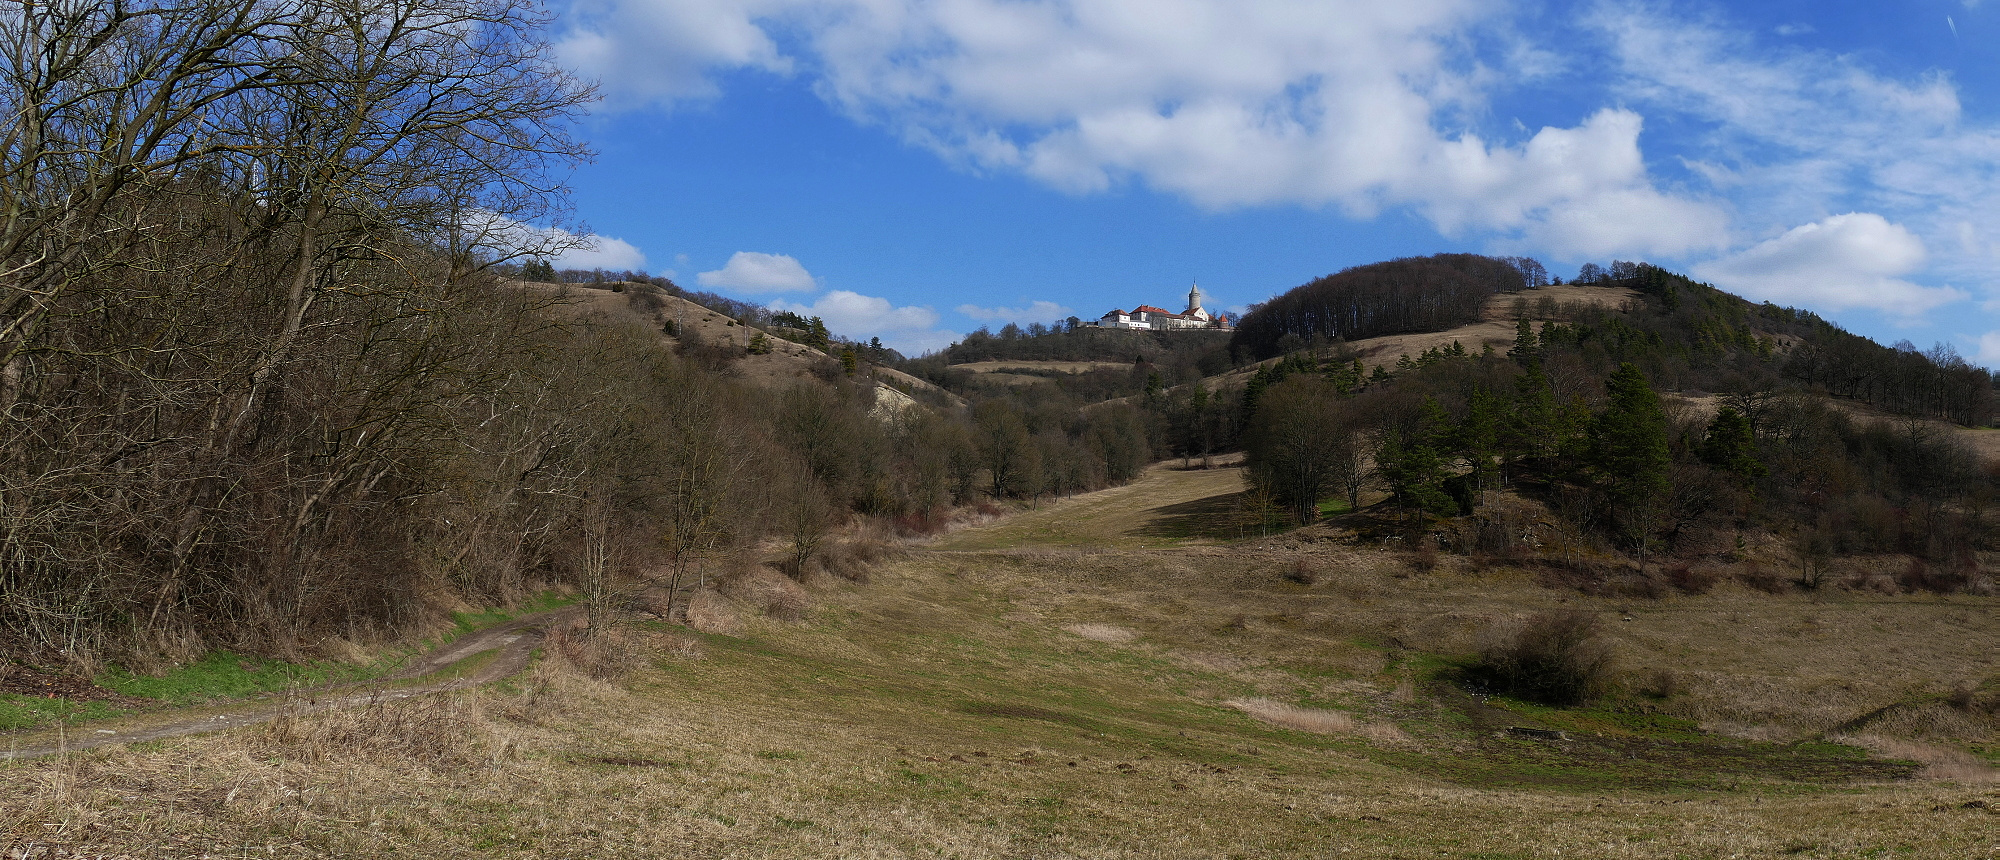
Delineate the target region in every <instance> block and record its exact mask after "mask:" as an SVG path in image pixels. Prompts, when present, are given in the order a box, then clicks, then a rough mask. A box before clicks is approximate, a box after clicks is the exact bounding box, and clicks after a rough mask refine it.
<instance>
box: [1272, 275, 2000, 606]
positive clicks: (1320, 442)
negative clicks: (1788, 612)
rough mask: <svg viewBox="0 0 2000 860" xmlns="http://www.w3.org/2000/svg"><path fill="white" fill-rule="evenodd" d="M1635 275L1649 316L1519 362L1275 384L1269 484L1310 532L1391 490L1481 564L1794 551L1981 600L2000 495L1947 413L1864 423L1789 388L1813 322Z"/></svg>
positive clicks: (1419, 521)
mask: <svg viewBox="0 0 2000 860" xmlns="http://www.w3.org/2000/svg"><path fill="white" fill-rule="evenodd" d="M1628 272H1629V273H1630V275H1631V277H1628V278H1627V279H1626V280H1625V281H1623V282H1621V283H1623V284H1625V285H1629V286H1632V287H1634V288H1635V289H1639V290H1640V291H1641V293H1642V294H1643V295H1645V296H1646V301H1644V302H1643V303H1641V304H1640V305H1637V306H1630V307H1627V308H1625V309H1624V310H1623V311H1619V310H1612V309H1597V310H1593V311H1590V312H1588V313H1580V314H1579V316H1578V318H1576V319H1573V320H1570V321H1558V320H1533V319H1529V318H1527V317H1525V316H1524V317H1523V318H1521V319H1520V320H1518V321H1517V327H1516V332H1517V333H1516V337H1515V340H1514V343H1513V344H1512V345H1511V347H1510V348H1509V349H1507V350H1506V351H1504V352H1501V351H1497V350H1490V349H1482V350H1479V351H1476V352H1475V351H1472V350H1468V349H1465V348H1463V346H1461V345H1456V344H1454V345H1452V346H1451V347H1445V348H1438V349H1433V350H1430V351H1427V352H1426V353H1425V354H1424V355H1422V356H1419V357H1416V358H1414V359H1412V358H1410V357H1408V356H1405V357H1404V359H1405V360H1404V361H1401V362H1399V363H1398V366H1397V369H1396V370H1394V371H1393V372H1392V371H1389V370H1388V369H1387V368H1386V367H1385V368H1378V369H1377V370H1375V371H1373V372H1370V373H1365V374H1364V373H1362V372H1361V369H1360V367H1359V366H1358V365H1357V363H1356V362H1355V361H1354V360H1353V358H1352V356H1351V354H1349V353H1344V352H1343V351H1342V348H1341V347H1339V346H1338V345H1335V346H1333V347H1330V348H1327V349H1324V350H1322V351H1320V352H1319V353H1317V354H1315V353H1314V352H1313V351H1310V350H1304V351H1300V352H1296V353H1293V354H1291V355H1290V356H1288V357H1287V359H1286V360H1285V361H1282V362H1279V363H1276V364H1274V365H1271V366H1269V367H1267V368H1265V369H1264V370H1262V371H1260V373H1259V374H1258V377H1257V379H1256V380H1255V381H1253V383H1252V388H1251V390H1249V391H1246V393H1245V397H1244V404H1243V408H1244V413H1243V414H1244V421H1243V423H1242V424H1241V425H1240V426H1241V428H1242V429H1241V439H1242V444H1243V446H1244V448H1245V450H1246V451H1247V452H1248V456H1249V465H1250V474H1251V478H1252V481H1253V483H1254V484H1255V485H1256V486H1257V487H1259V488H1260V489H1261V490H1262V491H1264V492H1266V493H1268V494H1270V495H1271V496H1272V497H1273V498H1275V499H1276V500H1278V501H1279V502H1280V503H1281V504H1283V505H1284V506H1285V507H1287V509H1289V510H1291V511H1292V512H1293V515H1294V517H1295V518H1296V519H1297V520H1298V521H1301V522H1311V521H1313V520H1314V519H1316V518H1317V517H1318V516H1319V512H1320V510H1321V506H1322V502H1323V501H1324V500H1326V499H1328V498H1334V499H1338V500H1340V501H1341V502H1343V503H1344V505H1345V506H1347V507H1349V508H1353V507H1355V506H1358V505H1359V504H1360V502H1361V498H1362V490H1363V489H1374V490H1378V491H1380V492H1381V493H1382V494H1384V495H1386V497H1387V498H1386V500H1385V502H1384V507H1382V508H1379V509H1377V510H1378V512H1396V513H1395V515H1394V517H1392V518H1391V519H1390V522H1400V523H1402V524H1403V527H1407V528H1409V529H1412V530H1413V531H1415V532H1416V533H1423V532H1425V531H1426V530H1427V529H1430V528H1432V527H1433V526H1432V524H1434V523H1438V522H1444V521H1451V522H1457V523H1459V524H1460V525H1461V528H1459V529H1458V531H1457V532H1456V533H1458V534H1460V535H1461V538H1460V540H1461V543H1463V544H1465V545H1463V546H1461V547H1459V548H1460V549H1463V550H1465V551H1486V552H1517V551H1526V550H1527V547H1528V544H1529V543H1530V542H1536V543H1542V544H1546V545H1548V546H1554V545H1557V544H1563V545H1566V546H1570V547H1572V548H1575V547H1586V548H1587V547H1588V546H1590V545H1593V544H1597V545H1601V546H1602V547H1603V548H1605V549H1616V550H1620V551H1623V552H1626V553H1630V554H1633V555H1636V556H1639V557H1641V558H1644V557H1645V556H1646V555H1647V554H1649V553H1654V552H1668V553H1679V554H1693V555H1702V554H1708V553H1721V552H1726V550H1727V548H1728V547H1727V541H1728V540H1729V539H1730V537H1729V536H1731V535H1737V534H1741V533H1743V532H1744V531H1745V530H1753V529H1764V530H1769V531H1773V532H1777V533H1780V534H1783V535H1786V536H1787V537H1788V538H1790V539H1791V541H1792V542H1793V544H1794V545H1795V546H1796V547H1798V548H1799V552H1800V553H1801V554H1802V555H1804V556H1806V557H1807V561H1806V562H1805V564H1806V570H1807V571H1808V572H1810V571H1811V570H1814V569H1818V568H1823V564H1824V562H1825V560H1826V558H1827V557H1829V556H1830V555H1831V554H1836V553H1907V554H1909V555H1911V556H1914V557H1916V558H1918V559H1922V560H1923V561H1925V562H1927V563H1928V565H1929V566H1928V567H1927V568H1926V569H1927V570H1931V571H1933V573H1928V574H1926V577H1928V578H1927V579H1925V580H1924V581H1925V582H1927V583H1929V584H1930V585H1931V586H1938V587H1953V586H1954V584H1957V585H1963V584H1965V583H1966V582H1970V581H1971V580H1970V579H1969V578H1968V577H1970V575H1971V573H1970V572H1973V571H1976V570H1977V562H1976V560H1975V559H1976V553H1978V552H1984V551H1991V550H1993V549H1994V548H1995V547H1996V536H1995V534H1994V531H1993V529H1992V527H1991V524H1990V523H1989V522H1988V520H1989V517H1988V516H1987V513H1986V512H1987V510H1988V509H1989V508H1990V506H1991V505H1992V504H1993V502H1994V501H1995V490H1994V487H1995V483H1994V480H1993V479H1994V478H1995V477H1996V475H1995V474H1994V471H1995V470H1994V467H1993V466H1991V465H1990V464H1982V463H1981V462H1980V461H1979V459H1978V458H1977V457H1976V456H1975V455H1974V454H1973V453H1972V452H1971V451H1970V450H1969V449H1967V448H1966V447H1965V445H1964V444H1963V443H1962V442H1961V441H1960V440H1958V439H1957V438H1956V437H1955V436H1953V435H1952V434H1951V433H1949V432H1947V431H1945V430H1942V429H1939V428H1937V427H1936V426H1935V425H1933V424H1932V423H1930V422H1929V421H1928V420H1926V419H1928V418H1933V417H1947V418H1948V417H1954V416H1953V415H1952V414H1951V413H1949V412H1948V411H1947V410H1943V409H1939V408H1938V407H1937V406H1936V404H1937V403H1938V401H1936V400H1931V401H1919V402H1918V405H1917V408H1914V409H1912V410H1910V413H1909V414H1908V415H1907V417H1903V418H1897V419H1892V420H1874V421H1868V420H1860V419H1856V418H1853V417H1851V416H1850V415H1848V414H1847V413H1846V412H1843V411H1842V410H1840V409H1839V408H1837V407H1835V406H1833V405H1831V404H1830V403H1829V401H1828V400H1827V398H1826V397H1825V396H1824V394H1823V393H1816V392H1815V391H1813V390H1812V389H1811V388H1808V387H1805V386H1800V385H1798V384H1797V383H1798V380H1797V379H1796V378H1788V375H1787V373H1788V369H1790V368H1794V367H1796V363H1797V362H1798V361H1799V360H1800V358H1799V353H1800V352H1801V351H1804V350H1810V349H1812V348H1813V345H1814V343H1815V342H1814V341H1811V340H1803V341H1801V342H1798V343H1796V344H1795V345H1794V346H1792V347H1791V351H1790V352H1789V353H1788V352H1787V350H1786V349H1785V348H1784V347H1783V346H1781V345H1779V343H1778V338H1779V336H1780V335H1784V336H1786V337H1804V336H1822V337H1823V336H1824V335H1825V331H1824V329H1821V328H1820V327H1819V325H1818V323H1817V322H1816V320H1814V319H1811V318H1808V317H1806V316H1805V315H1801V314H1798V313H1796V312H1792V311H1782V310H1780V309H1775V308H1769V307H1759V306H1755V305H1751V304H1749V303H1747V302H1743V301H1741V300H1740V299H1736V298H1735V297H1732V296H1728V295H1727V294H1723V293H1720V292H1719V291H1715V290H1713V289H1712V288H1709V287H1706V286H1705V285H1699V284H1695V283H1693V282H1691V281H1688V280H1687V279H1685V278H1681V277H1679V276H1676V275H1671V274H1668V273H1664V272H1661V271H1660V270H1658V269H1654V268H1652V267H1643V266H1638V267H1635V268H1634V269H1631V270H1628ZM1856 351H1857V352H1863V351H1862V350H1856ZM1865 352H1867V354H1870V355H1873V356H1877V357H1883V358H1886V359H1887V361H1889V362H1909V364H1908V365H1907V366H1908V367H1909V368H1910V369H1909V370H1908V371H1907V372H1909V373H1910V374H1911V375H1912V376H1913V377H1916V378H1922V379H1930V380H1938V379H1952V378H1954V377H1953V374H1964V375H1965V376H1967V377H1971V381H1970V382H1969V383H1964V384H1962V388H1961V389H1960V391H1961V394H1962V395H1963V396H1968V397H1970V396H1973V395H1974V394H1976V393H1977V392H1980V391H1987V392H1990V380H1988V379H1986V378H1984V377H1981V376H1978V375H1977V374H1972V373H1968V372H1966V370H1965V367H1964V366H1963V364H1962V363H1958V362H1951V361H1949V360H1945V361H1937V360H1932V359H1928V358H1926V357H1924V356H1921V355H1919V354H1916V353H1915V352H1914V351H1913V350H1889V349H1884V348H1881V347H1874V348H1873V349H1872V350H1867V351H1865ZM1918 360H1922V361H1923V364H1922V365H1918V364H1917V361H1918ZM1662 380H1671V381H1673V382H1676V383H1679V385H1678V386H1677V387H1682V388H1683V389H1686V388H1693V387H1695V386H1694V385H1692V384H1693V383H1701V384H1702V385H1703V387H1705V388H1706V390H1707V391H1710V392H1717V394H1710V395H1707V396H1705V397H1704V398H1703V402H1706V403H1708V404H1710V406H1709V407H1705V408H1686V407H1679V406H1670V404H1669V403H1668V402H1666V401H1664V400H1663V399H1662V397H1661V396H1660V394H1659V391H1658V387H1659V386H1660V384H1661V381H1662ZM1697 390H1699V389H1697ZM1963 414H1965V415H1967V416H1968V417H1973V418H1987V419H1989V420H1990V415H1991V413H1990V411H1982V412H1972V413H1963ZM1493 490H1506V491H1509V492H1512V493H1515V494H1518V495H1521V496H1524V497H1527V498H1531V499H1535V500H1537V501H1539V502H1541V503H1543V504H1544V506H1545V507H1546V509H1547V510H1549V511H1550V512H1552V513H1553V514H1554V515H1555V516H1556V517H1557V518H1558V520H1559V521H1560V523H1561V524H1562V527H1563V533H1562V534H1561V535H1542V536H1539V537H1535V536H1532V535H1531V534H1530V533H1531V532H1532V528H1531V527H1530V525H1531V524H1526V523H1521V522H1512V521H1505V517H1501V516H1498V515H1494V514H1491V513H1490V512H1488V511H1486V510H1485V509H1484V507H1483V505H1484V502H1485V500H1486V499H1487V498H1488V495H1487V493H1488V491H1493ZM1467 530H1469V533H1468V531H1467ZM1467 534H1469V536H1466V535H1467ZM1816 565H1817V566H1818V568H1816V567H1815V566H1816ZM1926 587H1929V586H1926Z"/></svg>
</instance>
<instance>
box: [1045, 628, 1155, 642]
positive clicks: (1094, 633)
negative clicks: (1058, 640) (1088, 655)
mask: <svg viewBox="0 0 2000 860" xmlns="http://www.w3.org/2000/svg"><path fill="white" fill-rule="evenodd" d="M1063 629H1064V630H1067V631H1069V632H1071V633H1075V634H1076V635H1078V636H1081V637H1083V638H1085V639H1089V640H1091V641H1092V642H1106V643H1110V644H1112V645H1123V644H1125V643H1127V642H1130V641H1132V640H1134V639H1137V638H1139V633H1138V631H1135V630H1131V629H1128V628H1125V627H1120V626H1118V625H1116V624H1065V625H1063Z"/></svg>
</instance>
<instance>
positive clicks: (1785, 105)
mask: <svg viewBox="0 0 2000 860" xmlns="http://www.w3.org/2000/svg"><path fill="white" fill-rule="evenodd" d="M1661 9H1662V7H1657V6H1650V7H1641V6H1623V5H1605V6H1600V7H1599V11H1598V13H1597V14H1596V15H1595V16H1594V17H1593V19H1592V24H1593V26H1595V27H1597V28H1598V29H1599V30H1600V31H1601V32H1603V33H1604V34H1606V35H1607V36H1608V37H1609V39H1610V43H1611V45H1612V48H1613V53H1612V59H1613V61H1614V63H1615V66H1616V68H1617V69H1618V71H1619V73H1620V78H1619V81H1618V82H1617V84H1616V85H1615V91H1616V92H1618V93H1619V94H1620V95H1621V96H1623V97H1624V98H1626V99H1628V100H1629V101H1631V102H1634V103H1639V104H1642V105H1645V106H1647V107H1648V109H1649V110H1653V111H1656V112H1660V113H1665V114H1670V115H1676V116H1679V117H1682V118H1683V120H1682V122H1681V126H1682V127H1684V128H1690V129H1693V128H1707V129H1709V130H1708V131H1707V132H1705V133H1700V134H1698V135H1696V137H1695V139H1693V140H1691V141H1690V142H1689V147H1688V151H1690V152H1694V151H1698V152H1700V153H1701V156H1700V158H1701V161H1700V162H1699V163H1690V164H1689V167H1690V169H1691V170H1693V171H1695V172H1697V173H1699V174H1701V175H1703V176H1704V177H1705V178H1707V179H1708V180H1709V181H1710V182H1711V183H1713V184H1714V185H1715V187H1717V188H1718V189H1719V190H1722V191H1725V192H1726V193H1728V194H1729V195H1730V197H1731V198H1732V205H1733V206H1734V208H1735V209H1736V211H1737V213H1738V215H1737V220H1738V221H1739V222H1741V223H1748V224H1752V225H1759V226H1763V227H1766V228H1768V227H1770V226H1773V225H1784V224H1801V223H1806V222H1814V221H1819V220H1821V219H1825V218H1826V217H1827V216H1828V215H1830V214H1832V213H1836V212H1842V211H1851V210H1860V211H1872V212H1878V213H1881V214H1882V215H1883V216H1885V217H1886V218H1888V219H1891V220H1893V221H1895V222H1896V223H1897V224H1898V225H1900V227H1901V228H1903V229H1907V230H1908V231H1909V232H1910V233H1911V234H1913V235H1914V236H1916V237H1920V238H1921V239H1922V240H1923V243H1924V244H1925V245H1926V246H1927V247H1928V249H1929V250H1930V251H1931V252H1932V256H1931V257H1930V259H1929V266H1930V271H1931V272H1933V273H1934V274H1935V275H1936V276H1937V277H1940V278H1948V279H1951V280H1954V281H1957V282H1960V283H1967V284H1975V285H1980V286H1984V287H1987V288H1989V290H1990V288H1991V287H1993V286H1995V285H1996V284H1995V282H1994V278H1993V275H1992V273H1993V272H1994V271H1995V270H1996V268H2000V128H1996V127H1995V126H1994V125H1993V124H1992V123H1991V122H1982V121H1978V120H1973V119H1970V118H1968V117H1966V116H1965V115H1964V112H1963V111H1962V109H1961V105H1960V102H1959V97H1958V90H1957V88H1956V86H1955V85H1954V82H1953V80H1952V78H1950V77H1949V76H1947V75H1945V74H1943V73H1938V72H1932V73H1927V74H1921V75H1915V76H1911V77H1908V78H1904V79H1898V78H1895V77H1890V76H1886V75H1883V74H1879V73H1877V72H1875V71H1873V70H1872V69H1870V68H1869V67H1867V66H1866V65H1864V60H1863V59H1862V58H1861V56H1860V55H1847V54H1833V53H1829V52H1824V51H1811V50H1804V49H1800V48H1795V47H1788V46H1779V47H1776V48H1773V47H1771V46H1769V45H1766V44H1763V43H1760V42H1759V41H1758V40H1757V39H1756V38H1754V37H1753V35H1752V34H1749V33H1747V32H1745V31H1742V30H1738V29H1732V28H1731V27H1729V26H1728V25H1726V24H1724V23H1720V22H1717V21H1715V20H1706V19H1703V20H1691V19H1684V18H1672V17H1668V16H1667V15H1666V14H1665V13H1664V12H1663V11H1661Z"/></svg>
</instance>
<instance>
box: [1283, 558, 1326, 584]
mask: <svg viewBox="0 0 2000 860" xmlns="http://www.w3.org/2000/svg"><path fill="white" fill-rule="evenodd" d="M1319 577H1320V573H1319V568H1318V567H1316V566H1314V565H1313V563H1312V560H1311V559H1304V558H1296V559H1292V564H1291V566H1290V567H1287V568H1285V581H1286V582H1296V583H1298V584H1300V585H1317V584H1318V583H1319Z"/></svg>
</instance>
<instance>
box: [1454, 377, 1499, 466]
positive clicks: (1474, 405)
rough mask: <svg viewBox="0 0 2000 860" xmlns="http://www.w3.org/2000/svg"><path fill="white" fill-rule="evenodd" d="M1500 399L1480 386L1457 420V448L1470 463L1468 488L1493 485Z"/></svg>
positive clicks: (1497, 448)
mask: <svg viewBox="0 0 2000 860" xmlns="http://www.w3.org/2000/svg"><path fill="white" fill-rule="evenodd" d="M1500 410H1501V403H1500V399H1499V398H1497V397H1494V396H1493V393H1492V392H1490V391H1487V390H1486V388H1485V387H1484V386H1480V387H1478V388H1474V389H1472V397H1471V400H1470V402H1469V403H1468V404H1467V406H1466V410H1465V419H1464V420H1463V421H1460V422H1459V423H1458V427H1457V432H1456V434H1455V435H1456V436H1457V438H1458V451H1459V454H1460V456H1463V457H1464V458H1465V460H1466V462H1467V463H1468V464H1470V465H1471V466H1472V488H1473V489H1474V490H1484V489H1487V488H1489V487H1491V486H1493V484H1494V477H1495V471H1494V466H1493V457H1494V455H1495V454H1496V453H1497V452H1498V450H1499V447H1500Z"/></svg>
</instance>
